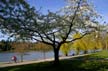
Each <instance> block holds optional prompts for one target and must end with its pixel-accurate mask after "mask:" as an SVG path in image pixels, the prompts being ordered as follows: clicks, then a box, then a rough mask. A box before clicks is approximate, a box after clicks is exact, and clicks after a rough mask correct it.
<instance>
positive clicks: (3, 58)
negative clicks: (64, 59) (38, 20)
mask: <svg viewBox="0 0 108 71" xmlns="http://www.w3.org/2000/svg"><path fill="white" fill-rule="evenodd" d="M72 53H74V51H71V52H69V55H72ZM14 55H15V56H16V57H17V60H18V61H21V55H20V54H19V53H15V52H1V53H0V62H11V61H12V60H11V57H12V56H14ZM44 55H45V56H44ZM59 55H61V56H62V55H63V54H62V53H61V52H60V54H59ZM52 57H54V53H53V51H49V52H46V53H45V54H44V53H43V52H37V51H30V52H26V53H25V55H24V56H23V60H40V59H44V58H52Z"/></svg>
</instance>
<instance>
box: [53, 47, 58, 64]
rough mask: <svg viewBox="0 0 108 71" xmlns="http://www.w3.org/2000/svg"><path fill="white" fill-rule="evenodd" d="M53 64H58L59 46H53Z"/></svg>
mask: <svg viewBox="0 0 108 71" xmlns="http://www.w3.org/2000/svg"><path fill="white" fill-rule="evenodd" d="M54 65H59V48H54Z"/></svg>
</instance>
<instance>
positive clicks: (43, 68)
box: [0, 60, 108, 71]
mask: <svg viewBox="0 0 108 71" xmlns="http://www.w3.org/2000/svg"><path fill="white" fill-rule="evenodd" d="M0 71H108V61H104V60H101V61H96V60H94V61H89V60H62V61H60V65H57V66H54V65H53V63H52V62H42V63H38V64H29V65H22V66H14V67H6V68H1V69H0Z"/></svg>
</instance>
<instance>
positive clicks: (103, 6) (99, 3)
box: [27, 0, 108, 22]
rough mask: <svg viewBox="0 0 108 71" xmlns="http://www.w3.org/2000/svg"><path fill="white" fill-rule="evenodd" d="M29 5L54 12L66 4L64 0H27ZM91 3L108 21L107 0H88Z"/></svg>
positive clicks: (43, 10)
mask: <svg viewBox="0 0 108 71" xmlns="http://www.w3.org/2000/svg"><path fill="white" fill-rule="evenodd" d="M27 1H28V3H29V4H30V5H31V6H35V7H36V9H37V10H39V9H40V8H41V11H42V12H43V13H47V11H48V10H50V11H52V12H55V11H57V10H59V9H60V8H62V7H64V6H65V5H66V2H65V0H27ZM89 1H90V2H92V3H93V5H94V7H95V9H96V11H97V12H98V13H99V14H100V15H101V16H103V18H104V20H105V21H106V22H108V0H89Z"/></svg>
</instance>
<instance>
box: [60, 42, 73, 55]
mask: <svg viewBox="0 0 108 71" xmlns="http://www.w3.org/2000/svg"><path fill="white" fill-rule="evenodd" d="M70 45H71V43H64V44H62V45H61V47H60V50H61V51H62V53H63V54H64V55H65V56H68V53H69V52H70V51H71V47H70Z"/></svg>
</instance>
